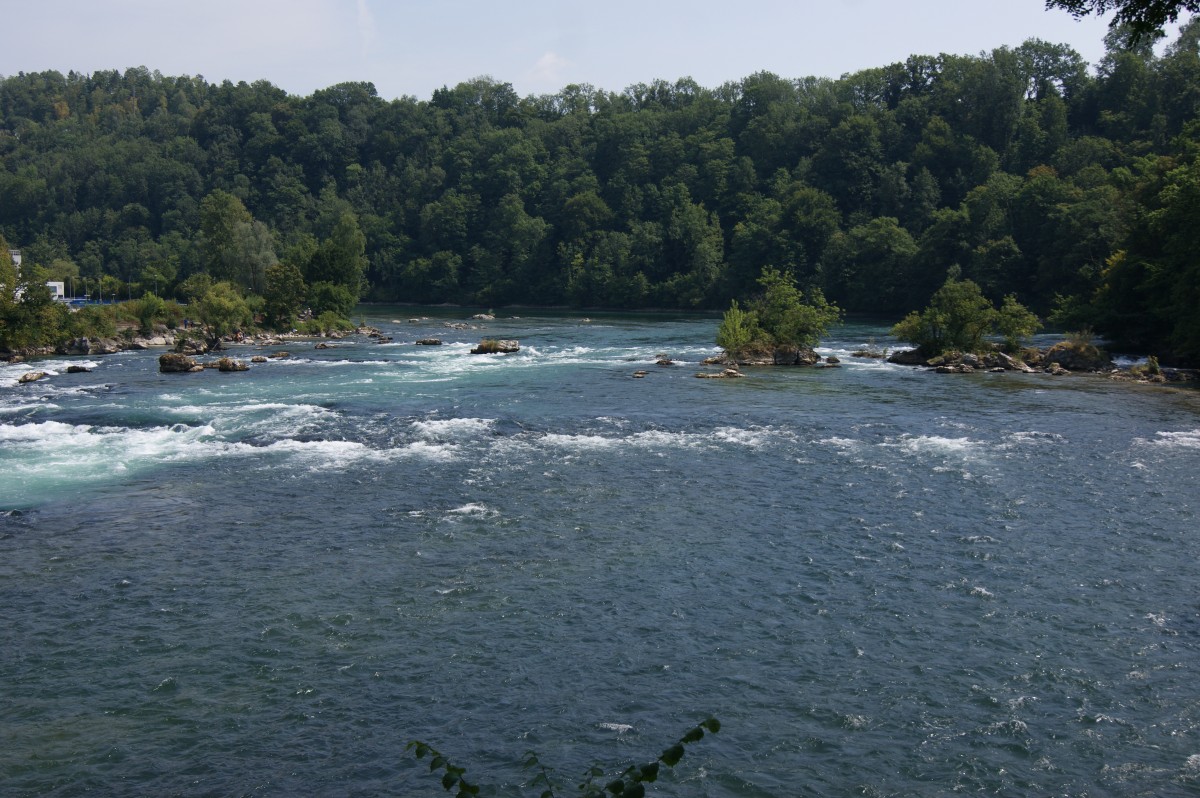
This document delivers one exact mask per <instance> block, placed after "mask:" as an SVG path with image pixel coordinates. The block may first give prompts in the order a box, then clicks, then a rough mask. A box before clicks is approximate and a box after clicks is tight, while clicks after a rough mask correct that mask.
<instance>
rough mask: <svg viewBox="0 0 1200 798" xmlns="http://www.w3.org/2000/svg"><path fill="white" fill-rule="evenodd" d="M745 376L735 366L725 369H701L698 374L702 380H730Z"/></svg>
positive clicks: (698, 377)
mask: <svg viewBox="0 0 1200 798" xmlns="http://www.w3.org/2000/svg"><path fill="white" fill-rule="evenodd" d="M745 376H746V375H745V374H743V373H742V372H740V371H738V370H737V369H735V368H728V369H725V370H724V371H701V372H697V374H696V377H697V379H701V380H730V379H737V378H738V377H745Z"/></svg>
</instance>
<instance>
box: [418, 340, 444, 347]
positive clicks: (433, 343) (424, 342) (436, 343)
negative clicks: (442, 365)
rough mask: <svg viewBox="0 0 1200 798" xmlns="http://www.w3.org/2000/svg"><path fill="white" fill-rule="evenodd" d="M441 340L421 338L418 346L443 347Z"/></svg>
mask: <svg viewBox="0 0 1200 798" xmlns="http://www.w3.org/2000/svg"><path fill="white" fill-rule="evenodd" d="M441 345H442V339H441V338H421V339H418V340H417V346H441Z"/></svg>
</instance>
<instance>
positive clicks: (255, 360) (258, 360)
mask: <svg viewBox="0 0 1200 798" xmlns="http://www.w3.org/2000/svg"><path fill="white" fill-rule="evenodd" d="M250 362H251V363H266V362H267V359H266V358H265V357H263V356H262V355H255V356H254V357H252V358H250Z"/></svg>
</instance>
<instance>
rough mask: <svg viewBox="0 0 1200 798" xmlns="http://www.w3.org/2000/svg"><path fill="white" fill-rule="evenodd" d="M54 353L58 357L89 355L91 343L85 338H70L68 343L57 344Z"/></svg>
mask: <svg viewBox="0 0 1200 798" xmlns="http://www.w3.org/2000/svg"><path fill="white" fill-rule="evenodd" d="M54 351H55V352H56V353H57V354H60V355H90V354H91V353H92V342H91V341H90V340H88V339H87V337H86V336H84V337H80V338H72V339H71V340H70V341H66V342H65V343H61V344H59V345H58V346H57V347H56V348H55V350H54Z"/></svg>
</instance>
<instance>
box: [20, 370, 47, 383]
mask: <svg viewBox="0 0 1200 798" xmlns="http://www.w3.org/2000/svg"><path fill="white" fill-rule="evenodd" d="M45 376H46V372H44V371H27V372H25V373H24V374H22V375H21V376H20V377H18V378H17V382H18V383H19V384H21V385H25V384H26V383H30V382H37V381H38V380H40V379H42V378H43V377H45Z"/></svg>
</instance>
